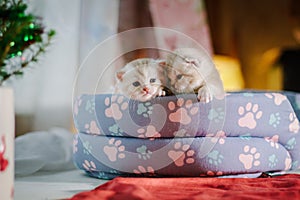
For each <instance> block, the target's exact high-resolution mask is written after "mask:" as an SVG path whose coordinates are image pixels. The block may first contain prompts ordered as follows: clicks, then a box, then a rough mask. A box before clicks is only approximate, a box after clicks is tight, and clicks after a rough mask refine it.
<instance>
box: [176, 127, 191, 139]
mask: <svg viewBox="0 0 300 200" xmlns="http://www.w3.org/2000/svg"><path fill="white" fill-rule="evenodd" d="M173 135H174V136H175V137H188V136H190V134H188V133H187V131H186V130H185V129H180V130H178V131H175V132H174V133H173Z"/></svg>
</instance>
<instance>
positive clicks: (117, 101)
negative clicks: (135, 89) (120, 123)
mask: <svg viewBox="0 0 300 200" xmlns="http://www.w3.org/2000/svg"><path fill="white" fill-rule="evenodd" d="M104 103H105V105H106V106H108V108H106V109H105V115H106V117H111V118H114V119H115V120H120V119H121V118H122V117H123V114H122V111H124V110H126V109H127V108H128V103H127V102H125V99H124V97H123V96H117V95H113V96H112V97H111V98H109V97H106V98H105V101H104Z"/></svg>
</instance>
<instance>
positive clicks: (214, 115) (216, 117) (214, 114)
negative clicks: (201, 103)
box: [208, 107, 224, 123]
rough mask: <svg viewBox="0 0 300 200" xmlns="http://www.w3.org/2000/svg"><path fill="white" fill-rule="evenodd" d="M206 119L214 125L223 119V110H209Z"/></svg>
mask: <svg viewBox="0 0 300 200" xmlns="http://www.w3.org/2000/svg"><path fill="white" fill-rule="evenodd" d="M208 119H209V120H210V121H212V120H213V121H214V122H216V123H219V122H221V121H222V120H223V119H224V110H223V108H221V107H220V108H217V109H214V108H212V109H210V111H209V113H208Z"/></svg>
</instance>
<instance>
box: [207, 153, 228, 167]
mask: <svg viewBox="0 0 300 200" xmlns="http://www.w3.org/2000/svg"><path fill="white" fill-rule="evenodd" d="M207 156H208V162H209V164H214V165H215V166H218V165H219V164H221V163H222V160H223V158H224V156H222V155H221V154H220V153H219V152H218V151H217V150H213V151H211V152H210V153H209V154H208V155H207Z"/></svg>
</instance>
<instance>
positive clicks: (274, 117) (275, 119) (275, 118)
mask: <svg viewBox="0 0 300 200" xmlns="http://www.w3.org/2000/svg"><path fill="white" fill-rule="evenodd" d="M280 120H281V118H280V115H279V113H278V112H277V113H275V114H271V115H270V119H269V124H270V125H271V126H273V127H274V128H276V127H277V126H278V125H279V124H280Z"/></svg>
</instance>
